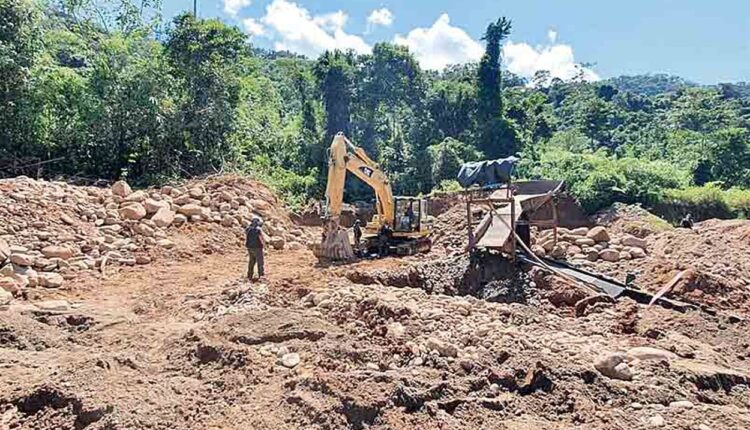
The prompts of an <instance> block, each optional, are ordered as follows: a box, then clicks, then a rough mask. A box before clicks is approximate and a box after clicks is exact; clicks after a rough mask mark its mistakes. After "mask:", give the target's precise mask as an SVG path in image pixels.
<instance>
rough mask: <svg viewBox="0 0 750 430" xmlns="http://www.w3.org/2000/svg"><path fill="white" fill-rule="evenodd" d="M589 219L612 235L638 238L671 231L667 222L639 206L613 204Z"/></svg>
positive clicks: (670, 226)
mask: <svg viewBox="0 0 750 430" xmlns="http://www.w3.org/2000/svg"><path fill="white" fill-rule="evenodd" d="M591 218H592V220H593V222H594V223H595V224H597V225H602V226H605V227H607V229H608V230H609V231H611V232H612V233H615V234H630V235H633V236H636V237H640V238H644V237H647V236H649V235H651V234H653V233H661V232H664V231H669V230H672V229H673V227H672V225H671V224H670V223H669V222H667V221H666V220H663V219H661V218H659V217H658V216H656V215H654V214H652V213H651V212H649V211H647V210H646V209H644V208H642V207H641V206H639V205H627V204H624V203H615V204H613V205H612V206H610V207H609V208H606V209H604V210H601V211H599V212H597V213H596V214H594V215H593V216H592V217H591Z"/></svg>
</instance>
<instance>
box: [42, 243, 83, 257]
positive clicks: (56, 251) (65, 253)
mask: <svg viewBox="0 0 750 430" xmlns="http://www.w3.org/2000/svg"><path fill="white" fill-rule="evenodd" d="M42 254H43V255H44V256H45V257H47V258H62V259H63V260H68V259H70V258H72V257H73V256H74V255H75V252H74V251H73V250H72V249H70V248H68V247H66V246H58V245H50V246H45V247H44V248H42Z"/></svg>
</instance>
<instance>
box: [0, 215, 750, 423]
mask: <svg viewBox="0 0 750 430" xmlns="http://www.w3.org/2000/svg"><path fill="white" fill-rule="evenodd" d="M706 231H708V232H709V233H706V234H710V235H716V234H720V233H718V232H722V231H726V230H722V229H720V228H718V227H716V228H714V227H711V228H707V230H706ZM209 233H210V232H208V231H201V230H200V229H197V228H195V229H192V230H191V231H190V232H185V233H184V236H182V237H176V238H175V239H174V240H175V241H176V242H178V243H185V244H187V243H192V244H193V245H194V246H193V247H192V248H191V247H187V248H189V249H193V250H195V251H194V252H183V253H175V255H171V256H170V257H169V258H161V259H158V260H156V261H155V262H154V263H152V264H150V265H148V266H140V267H138V266H137V267H127V268H123V270H122V271H120V272H119V273H115V274H112V275H110V276H109V277H108V278H104V279H102V278H99V277H95V276H91V277H82V278H80V279H76V280H75V282H71V283H69V284H68V285H67V286H66V287H65V288H64V289H60V290H45V289H38V290H34V291H33V292H32V293H31V294H29V295H28V297H27V298H26V300H18V301H16V302H14V305H13V306H11V307H10V309H9V310H4V311H0V368H1V369H2V370H1V371H0V428H9V429H11V428H12V429H92V430H93V429H484V428H492V429H573V428H575V429H646V428H664V429H691V430H693V429H700V430H706V429H744V428H750V374H749V373H748V372H749V371H750V365H749V364H748V360H750V338H748V335H747V333H748V329H749V328H750V327H749V324H748V322H747V320H746V314H745V312H744V310H739V311H737V312H727V311H724V310H720V311H719V312H718V313H717V315H713V316H712V315H708V314H706V313H703V312H698V311H696V312H689V313H677V312H674V311H670V310H666V309H662V308H660V307H646V306H643V305H638V304H635V303H634V302H631V301H629V300H621V301H618V302H616V303H613V302H610V301H607V300H591V301H590V302H587V303H588V306H581V300H582V299H585V298H586V297H587V296H590V294H588V293H586V292H583V291H581V290H578V289H576V288H574V287H571V286H569V285H567V284H564V283H561V282H560V281H559V280H557V279H555V278H553V277H550V276H548V275H546V274H544V273H542V272H539V271H537V270H533V271H531V272H525V271H512V273H511V275H512V276H513V277H515V278H514V279H515V280H514V281H513V282H510V283H502V282H500V283H499V284H492V285H490V286H489V287H488V288H484V289H482V290H481V291H477V290H467V289H465V288H463V287H464V286H465V284H464V283H463V279H464V278H463V272H464V269H463V268H462V267H464V265H466V264H467V263H466V261H464V260H462V257H460V256H453V257H445V256H444V254H443V253H440V254H435V255H430V256H421V257H410V258H405V259H394V258H387V259H383V260H377V261H364V262H359V263H355V264H351V265H346V266H333V267H322V266H319V265H318V264H317V261H316V260H315V259H314V257H313V256H312V253H311V252H309V251H308V250H294V251H289V250H288V251H272V252H271V253H270V255H269V256H268V273H269V275H268V279H267V281H265V282H260V283H253V284H251V283H249V282H247V281H245V280H244V279H243V274H244V270H245V267H244V264H245V255H244V252H243V251H242V250H241V242H240V241H239V240H237V239H236V238H235V239H234V240H230V239H226V241H225V242H224V243H223V246H222V247H220V248H219V249H217V247H207V246H201V244H202V243H203V242H206V241H210V240H212V239H211V236H210V234H209ZM671 234H675V235H676V234H682V233H680V232H676V233H675V232H672V233H671ZM690 234H697V235H700V234H702V233H700V231H698V232H697V233H696V232H691V233H690ZM707 237H708V236H707ZM711 237H712V238H713V237H714V236H711ZM653 240H654V241H658V240H665V241H666V240H668V239H666V238H654V239H653ZM712 240H716V239H712ZM654 243H656V242H654ZM200 249H204V251H198V250H200ZM680 252H682V251H680ZM685 252H687V251H685ZM746 252H747V251H746ZM660 255H661V254H660ZM680 255H682V254H680ZM685 255H687V254H685ZM701 261H703V260H701ZM685 263H686V264H687V263H689V262H685ZM638 264H640V265H642V267H641V269H642V270H643V272H644V273H641V274H639V277H641V278H643V277H645V276H647V275H648V273H646V272H647V270H648V269H649V267H651V266H648V264H646V263H645V262H644V263H638ZM704 269H705V268H704V267H703V266H702V265H701V270H704ZM503 270H505V269H503ZM611 270H612V271H613V272H617V271H618V270H625V269H624V268H623V269H620V268H617V267H613V268H611ZM501 271H502V270H501ZM660 276H665V274H660ZM745 276H747V275H745ZM519 288H520V291H519ZM463 294H474V295H463ZM717 294H718V293H717ZM475 296H481V297H483V298H486V299H489V300H483V299H479V298H477V297H475ZM743 297H744V296H743ZM53 299H57V300H67V301H68V302H69V303H70V304H71V306H70V307H69V309H66V310H63V311H56V310H35V311H32V312H28V311H24V308H23V304H24V303H38V302H42V301H46V300H53ZM490 300H491V301H490ZM576 305H578V306H576ZM639 347H649V348H655V349H653V350H650V349H649V350H645V351H647V353H644V352H643V351H644V350H643V348H639ZM649 351H650V352H649ZM653 351H656V352H653ZM618 352H620V353H621V354H620V355H621V356H624V357H626V360H627V363H628V367H629V372H630V373H631V377H630V378H629V379H627V378H626V379H618V378H611V377H608V376H605V375H604V374H602V373H601V371H599V370H597V368H596V367H595V366H594V363H595V362H597V360H598V359H600V358H601V357H607V356H611V355H613V354H615V353H618ZM297 359H298V363H297Z"/></svg>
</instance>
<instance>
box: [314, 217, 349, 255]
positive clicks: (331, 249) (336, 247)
mask: <svg viewBox="0 0 750 430" xmlns="http://www.w3.org/2000/svg"><path fill="white" fill-rule="evenodd" d="M323 232H324V233H323V234H324V237H323V241H322V242H321V244H320V247H319V248H318V250H317V251H318V252H317V253H316V254H317V257H318V258H319V259H323V260H332V261H349V260H354V259H355V255H354V249H353V248H352V244H351V243H350V242H349V233H348V232H347V231H346V229H345V228H343V227H341V225H340V224H339V221H338V219H328V220H326V221H325V223H324V224H323Z"/></svg>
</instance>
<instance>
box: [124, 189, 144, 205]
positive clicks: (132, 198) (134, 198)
mask: <svg viewBox="0 0 750 430" xmlns="http://www.w3.org/2000/svg"><path fill="white" fill-rule="evenodd" d="M147 197H148V194H146V192H145V191H142V190H138V191H136V192H133V193H130V194H128V196H127V197H125V201H126V202H138V203H141V202H143V201H144V200H146V198H147Z"/></svg>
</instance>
